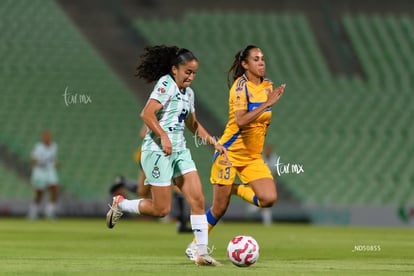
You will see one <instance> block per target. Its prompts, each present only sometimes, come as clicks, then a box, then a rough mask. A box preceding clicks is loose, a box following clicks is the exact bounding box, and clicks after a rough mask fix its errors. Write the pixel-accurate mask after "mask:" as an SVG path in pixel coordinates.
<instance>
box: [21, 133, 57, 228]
mask: <svg viewBox="0 0 414 276" xmlns="http://www.w3.org/2000/svg"><path fill="white" fill-rule="evenodd" d="M57 149H58V147H57V144H56V143H55V142H53V141H52V134H51V133H50V131H44V132H43V133H42V141H41V142H38V143H36V145H35V146H34V148H33V151H32V154H31V162H32V175H31V184H32V187H33V189H34V192H35V197H34V200H33V202H32V204H31V205H30V209H29V214H28V217H29V218H30V219H33V220H34V219H37V218H38V216H39V207H40V203H41V201H42V198H43V194H44V192H45V190H46V189H49V190H50V201H49V202H48V203H47V204H46V208H45V215H46V217H48V218H49V219H54V218H55V209H56V202H57V199H58V182H59V179H58V174H57V171H56V165H57V159H56V157H57Z"/></svg>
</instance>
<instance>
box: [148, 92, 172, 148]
mask: <svg viewBox="0 0 414 276" xmlns="http://www.w3.org/2000/svg"><path fill="white" fill-rule="evenodd" d="M161 108H162V104H161V103H160V102H159V101H157V100H155V99H149V100H148V102H147V104H146V105H145V106H144V109H143V110H142V111H141V118H142V120H143V121H144V123H145V124H146V125H147V127H149V128H150V129H151V131H152V132H154V134H155V135H157V136H158V137H160V139H161V145H162V151H163V152H164V153H165V155H170V154H171V152H172V144H171V141H170V138H168V135H167V133H165V131H164V130H163V129H162V127H161V125H160V123H159V122H158V119H157V117H156V116H155V114H156V113H157V111H158V110H160V109H161Z"/></svg>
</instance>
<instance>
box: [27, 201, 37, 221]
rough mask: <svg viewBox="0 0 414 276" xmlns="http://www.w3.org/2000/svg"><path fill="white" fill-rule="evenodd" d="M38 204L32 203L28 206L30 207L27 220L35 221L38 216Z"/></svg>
mask: <svg viewBox="0 0 414 276" xmlns="http://www.w3.org/2000/svg"><path fill="white" fill-rule="evenodd" d="M38 213H39V204H36V203H32V204H30V207H29V214H27V217H28V218H29V219H33V220H35V219H37V218H38V216H39V214H38Z"/></svg>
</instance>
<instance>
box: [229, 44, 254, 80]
mask: <svg viewBox="0 0 414 276" xmlns="http://www.w3.org/2000/svg"><path fill="white" fill-rule="evenodd" d="M255 48H258V47H257V46H254V45H248V46H246V47H245V48H244V49H242V50H240V51H238V52H237V53H236V55H235V56H234V61H233V64H232V65H231V66H230V68H229V70H227V84H228V86H229V87H231V85H232V84H233V82H234V81H235V80H236V79H237V78H238V77H240V76H242V75H243V74H244V71H245V70H244V68H243V66H242V65H241V63H242V61H243V60H244V61H247V57H248V56H249V52H250V50H251V49H255Z"/></svg>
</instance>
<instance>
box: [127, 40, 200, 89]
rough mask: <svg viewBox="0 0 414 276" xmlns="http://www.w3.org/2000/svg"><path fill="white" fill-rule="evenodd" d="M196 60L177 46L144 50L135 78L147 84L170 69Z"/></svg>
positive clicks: (161, 46) (192, 55) (187, 51)
mask: <svg viewBox="0 0 414 276" xmlns="http://www.w3.org/2000/svg"><path fill="white" fill-rule="evenodd" d="M192 60H197V61H198V59H197V58H196V57H195V55H194V54H193V53H192V52H191V51H189V50H187V49H184V48H178V47H177V46H165V45H155V46H147V47H145V48H144V53H143V54H142V55H141V61H140V64H139V65H138V66H137V72H136V74H135V76H137V77H139V78H141V79H144V80H146V81H147V82H153V81H157V80H158V79H159V78H161V77H162V76H164V75H166V74H168V73H170V72H171V67H172V66H176V67H178V66H179V65H180V64H184V63H187V62H189V61H192Z"/></svg>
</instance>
